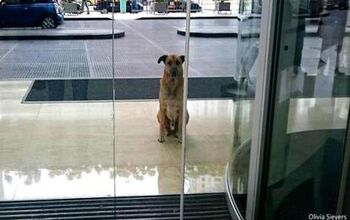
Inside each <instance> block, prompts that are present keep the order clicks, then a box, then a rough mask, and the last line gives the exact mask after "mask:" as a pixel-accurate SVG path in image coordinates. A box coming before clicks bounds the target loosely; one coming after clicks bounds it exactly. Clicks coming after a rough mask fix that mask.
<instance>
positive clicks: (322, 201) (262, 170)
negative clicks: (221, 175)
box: [247, 0, 350, 220]
mask: <svg viewBox="0 0 350 220" xmlns="http://www.w3.org/2000/svg"><path fill="white" fill-rule="evenodd" d="M268 4H269V5H268V6H266V7H264V6H263V16H264V15H265V16H266V17H265V19H267V21H268V20H269V19H270V20H269V21H270V22H267V23H265V24H264V30H265V37H266V36H268V37H269V38H267V39H265V40H266V45H265V48H264V50H263V52H264V56H265V57H263V58H261V62H262V63H263V64H264V62H265V66H264V65H262V66H261V67H263V68H262V70H263V71H264V73H265V74H261V75H260V76H259V75H258V77H257V88H262V89H261V90H260V92H261V93H260V95H259V96H260V97H259V98H258V100H259V101H258V102H256V104H257V106H256V110H255V111H256V114H257V115H259V114H260V120H257V121H256V122H255V123H256V126H254V129H253V137H254V139H255V140H256V142H255V144H253V146H252V149H253V148H255V149H259V150H260V151H255V152H254V153H255V154H252V158H255V159H256V161H257V162H256V163H255V165H256V167H254V168H253V170H254V169H255V170H258V171H259V172H258V173H257V174H258V175H255V176H252V175H251V176H250V180H249V181H251V185H250V187H249V188H250V190H248V196H249V192H255V195H256V197H255V199H254V200H251V201H250V202H249V203H250V204H249V205H248V207H250V208H252V207H255V209H252V210H248V211H250V212H249V213H247V219H269V220H273V219H317V218H325V219H327V218H328V217H329V216H330V217H332V216H333V218H334V217H338V218H342V219H346V218H347V217H346V216H345V214H344V211H345V209H346V208H345V207H343V209H342V208H340V209H339V205H342V204H339V203H338V201H339V196H344V194H341V193H339V192H342V193H344V192H345V191H344V189H343V188H342V187H344V182H342V180H345V179H346V176H345V177H344V175H347V173H342V170H343V168H344V161H347V163H348V156H349V155H348V154H346V153H345V152H347V150H348V147H349V145H348V144H346V143H347V142H348V140H347V138H348V136H347V131H348V129H349V127H348V120H349V118H348V117H349V94H350V93H349V91H350V90H349V88H350V80H349V74H350V72H349V59H348V57H349V50H348V49H349V37H348V35H347V32H348V28H347V27H348V25H349V17H348V13H349V5H348V1H336V2H335V1H328V2H327V3H324V2H323V1H307V2H306V1H290V0H285V1H270V2H269V3H268ZM259 159H261V160H259ZM251 165H252V163H251ZM259 165H261V166H259ZM251 169H252V168H251ZM250 174H251V173H250ZM342 175H343V178H342ZM248 201H249V200H248ZM337 206H338V210H337Z"/></svg>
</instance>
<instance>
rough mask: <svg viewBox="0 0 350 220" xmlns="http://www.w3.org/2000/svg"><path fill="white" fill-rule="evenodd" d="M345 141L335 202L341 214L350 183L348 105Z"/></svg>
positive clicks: (349, 118) (349, 114) (349, 120)
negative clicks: (349, 179)
mask: <svg viewBox="0 0 350 220" xmlns="http://www.w3.org/2000/svg"><path fill="white" fill-rule="evenodd" d="M345 135H346V136H345V141H344V157H343V158H344V159H343V169H342V174H341V182H340V188H339V195H338V203H337V215H341V214H343V209H344V202H345V194H346V192H347V191H346V190H349V189H347V187H349V186H350V183H348V182H347V181H348V175H350V174H349V171H350V169H349V166H350V105H349V110H348V123H347V127H346V134H345Z"/></svg>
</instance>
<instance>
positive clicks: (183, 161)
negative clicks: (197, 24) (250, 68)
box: [180, 0, 191, 220]
mask: <svg viewBox="0 0 350 220" xmlns="http://www.w3.org/2000/svg"><path fill="white" fill-rule="evenodd" d="M190 16H191V0H187V2H186V34H185V64H184V73H183V74H184V86H183V90H184V91H183V103H182V152H181V195H180V219H181V220H182V219H183V217H184V200H185V198H184V194H185V169H186V112H187V96H188V66H189V65H188V64H189V60H190V56H189V55H190V20H191V17H190Z"/></svg>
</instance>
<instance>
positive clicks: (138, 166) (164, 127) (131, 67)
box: [114, 19, 185, 218]
mask: <svg viewBox="0 0 350 220" xmlns="http://www.w3.org/2000/svg"><path fill="white" fill-rule="evenodd" d="M184 25H185V20H184V19H171V20H168V19H167V20H163V19H145V20H135V19H125V20H123V19H120V20H116V21H115V27H116V28H117V29H120V28H122V29H124V30H125V31H126V32H127V35H126V37H125V38H121V39H118V40H116V41H115V46H114V51H115V62H114V63H115V64H114V67H115V73H116V75H115V86H116V102H115V113H116V114H115V125H116V127H115V140H116V142H115V157H116V164H115V167H116V195H117V197H123V196H129V197H132V198H134V199H137V198H143V199H148V200H147V201H148V203H149V206H145V205H144V204H142V206H145V207H144V208H143V209H142V210H140V213H141V211H142V212H144V215H147V216H151V217H152V216H157V214H158V215H159V214H160V213H161V214H164V213H168V212H169V210H172V211H171V213H170V214H169V215H170V216H171V217H175V218H178V216H179V210H180V203H179V201H180V200H179V197H180V193H181V166H180V165H181V144H180V143H179V141H178V138H176V136H179V134H178V133H177V130H178V121H179V120H180V116H179V110H180V107H181V106H182V99H181V97H182V92H183V91H182V89H181V87H182V84H183V80H182V77H183V76H182V74H183V67H182V66H183V61H184V55H185V50H184V49H185V38H184V37H183V36H181V35H179V34H177V33H176V31H175V32H174V31H173V30H174V27H178V26H184ZM173 79H174V80H173ZM180 134H181V132H180ZM180 138H181V137H180ZM150 195H152V197H145V196H150ZM159 201H162V202H161V203H164V205H162V206H159V207H158V205H159V204H158V203H159ZM140 205H141V204H140ZM155 206H157V207H156V208H154V207H155ZM148 207H150V208H149V209H147V208H148ZM152 207H153V208H152ZM162 208H163V209H162ZM159 210H160V211H159ZM162 212H163V213H162ZM141 215H142V214H141Z"/></svg>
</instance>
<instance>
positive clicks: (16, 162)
mask: <svg viewBox="0 0 350 220" xmlns="http://www.w3.org/2000/svg"><path fill="white" fill-rule="evenodd" d="M29 85H30V81H2V82H0V200H12V199H38V198H66V197H90V196H113V194H114V183H115V186H116V194H117V195H158V194H169V193H179V192H180V186H181V185H180V183H181V181H180V180H181V174H180V162H181V159H180V158H181V144H179V143H178V142H177V141H176V140H175V139H174V138H169V139H168V140H167V141H166V143H163V144H160V143H158V142H157V138H158V124H157V120H156V112H157V108H158V104H157V102H156V101H144V102H116V103H115V140H114V139H113V105H112V103H111V102H96V103H45V104H44V103H42V104H22V103H21V100H22V98H23V96H24V94H25V93H26V91H27V88H28V87H29ZM237 107H239V108H240V109H241V110H242V111H241V114H240V115H237V114H236V112H237ZM348 107H349V99H348V98H337V99H293V100H291V103H290V111H289V123H288V131H289V132H297V131H304V130H308V129H325V128H345V126H346V119H347V112H348ZM188 109H189V113H190V123H189V124H188V127H187V147H186V148H187V152H186V181H185V191H186V192H187V193H200V192H218V191H224V176H223V175H224V169H225V166H226V163H227V161H228V160H229V156H230V153H231V152H232V151H233V149H232V148H233V144H234V138H236V137H237V136H235V135H234V134H235V132H234V130H236V132H237V128H239V129H240V130H239V133H236V134H239V135H238V137H239V138H241V139H246V138H248V137H249V134H250V125H251V115H252V101H242V102H237V103H233V102H232V101H229V100H191V101H189V102H188ZM326 116H327V117H326ZM330 116H331V117H330ZM316 119H317V120H316ZM235 122H237V123H239V126H236V127H235ZM235 128H236V129H235ZM114 141H115V149H114V148H113V146H114V144H113V143H114ZM114 152H115V157H113V153H114ZM114 159H115V166H116V170H115V172H116V175H115V178H114V169H113V164H114V162H113V161H114ZM245 159H248V158H245ZM114 180H115V182H114Z"/></svg>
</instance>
